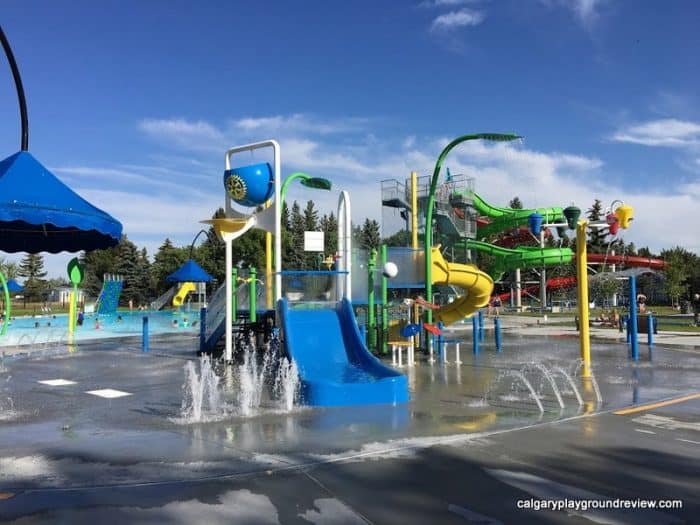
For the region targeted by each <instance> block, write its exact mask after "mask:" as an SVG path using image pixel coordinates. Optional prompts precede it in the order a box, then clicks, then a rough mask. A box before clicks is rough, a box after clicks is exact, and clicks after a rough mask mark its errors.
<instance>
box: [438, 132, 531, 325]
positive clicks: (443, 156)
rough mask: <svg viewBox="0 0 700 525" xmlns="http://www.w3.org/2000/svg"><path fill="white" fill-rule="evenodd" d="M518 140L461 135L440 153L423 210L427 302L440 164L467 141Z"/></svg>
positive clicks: (500, 135) (503, 136)
mask: <svg viewBox="0 0 700 525" xmlns="http://www.w3.org/2000/svg"><path fill="white" fill-rule="evenodd" d="M519 138H522V137H520V135H515V134H513V133H505V134H503V133H477V134H474V135H463V136H461V137H457V138H456V139H454V140H453V141H452V142H450V143H449V144H448V145H447V146H445V149H443V150H442V151H441V152H440V156H439V157H438V159H437V162H436V163H435V169H434V170H433V178H432V179H431V181H430V191H429V192H428V204H427V206H426V209H425V236H424V238H425V299H426V300H427V301H428V302H432V300H433V252H432V249H433V209H434V208H435V192H436V191H437V183H438V178H439V177H440V170H441V169H442V163H443V162H444V161H445V157H447V154H448V153H449V152H450V151H452V149H453V148H454V147H455V146H457V145H458V144H461V143H462V142H465V141H467V140H477V139H483V140H492V141H497V142H507V141H511V140H515V139H519ZM425 313H426V321H427V322H428V323H432V322H433V312H432V310H430V309H426V311H425ZM426 335H427V334H426Z"/></svg>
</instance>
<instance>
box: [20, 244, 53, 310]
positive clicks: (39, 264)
mask: <svg viewBox="0 0 700 525" xmlns="http://www.w3.org/2000/svg"><path fill="white" fill-rule="evenodd" d="M17 275H18V276H19V277H24V278H25V281H24V302H25V305H26V302H27V300H30V301H45V300H46V294H47V293H48V291H49V290H48V282H47V281H46V279H45V277H46V272H45V271H44V258H43V257H42V256H41V255H39V254H37V253H30V254H27V255H26V256H25V257H24V258H23V259H22V261H21V262H20V263H19V268H18V271H17Z"/></svg>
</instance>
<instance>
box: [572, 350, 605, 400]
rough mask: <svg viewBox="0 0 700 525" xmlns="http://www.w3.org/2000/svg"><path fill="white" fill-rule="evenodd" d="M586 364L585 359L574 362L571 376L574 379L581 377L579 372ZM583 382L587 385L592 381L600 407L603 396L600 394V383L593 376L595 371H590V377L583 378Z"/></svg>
mask: <svg viewBox="0 0 700 525" xmlns="http://www.w3.org/2000/svg"><path fill="white" fill-rule="evenodd" d="M584 364H585V363H584V361H583V359H576V360H574V362H573V363H572V364H571V366H570V370H571V374H570V375H571V376H572V377H577V376H579V372H580V371H581V369H582V368H583V367H584ZM581 381H582V382H584V385H585V382H586V381H590V384H591V386H592V387H593V391H594V392H595V396H596V402H597V403H598V405H601V404H602V403H603V396H602V394H601V393H600V387H599V386H598V381H597V380H596V378H595V376H594V375H593V371H592V370H591V371H590V377H588V378H581Z"/></svg>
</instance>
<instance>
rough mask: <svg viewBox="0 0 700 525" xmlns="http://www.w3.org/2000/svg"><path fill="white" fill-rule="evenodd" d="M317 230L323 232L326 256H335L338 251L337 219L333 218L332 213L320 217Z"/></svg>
mask: <svg viewBox="0 0 700 525" xmlns="http://www.w3.org/2000/svg"><path fill="white" fill-rule="evenodd" d="M319 228H320V229H321V231H322V232H323V238H324V240H325V243H326V254H329V255H333V254H335V253H336V252H337V251H338V219H336V218H335V215H334V214H333V212H331V213H330V215H324V216H323V217H321V220H320V221H319Z"/></svg>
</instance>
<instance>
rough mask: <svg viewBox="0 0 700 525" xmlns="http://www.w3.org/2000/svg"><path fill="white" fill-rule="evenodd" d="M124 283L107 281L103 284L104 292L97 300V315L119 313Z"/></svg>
mask: <svg viewBox="0 0 700 525" xmlns="http://www.w3.org/2000/svg"><path fill="white" fill-rule="evenodd" d="M122 284H123V283H122V281H121V280H113V279H106V280H105V281H104V283H102V291H101V292H100V296H99V298H98V299H97V313H98V314H100V315H111V314H114V313H115V312H116V311H117V307H118V306H119V296H120V295H121V293H122Z"/></svg>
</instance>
